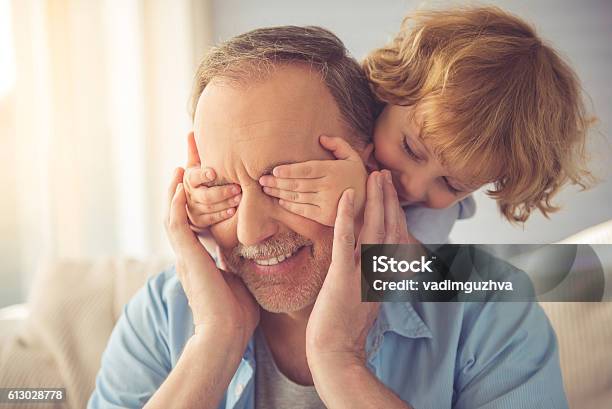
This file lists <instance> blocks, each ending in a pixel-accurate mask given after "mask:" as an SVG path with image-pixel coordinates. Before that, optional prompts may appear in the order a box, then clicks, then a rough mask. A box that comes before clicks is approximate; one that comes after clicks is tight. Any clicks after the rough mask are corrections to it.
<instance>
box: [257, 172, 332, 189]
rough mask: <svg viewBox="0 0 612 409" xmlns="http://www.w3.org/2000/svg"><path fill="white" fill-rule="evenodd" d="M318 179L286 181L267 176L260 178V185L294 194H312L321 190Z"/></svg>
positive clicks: (319, 179)
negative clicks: (289, 191)
mask: <svg viewBox="0 0 612 409" xmlns="http://www.w3.org/2000/svg"><path fill="white" fill-rule="evenodd" d="M322 179H323V178H316V179H285V178H277V177H274V176H272V175H265V176H262V177H261V178H259V184H260V185H262V186H267V187H276V188H278V189H282V190H291V191H293V192H303V193H309V192H310V193H312V192H318V191H320V190H321V187H322V186H321V180H322Z"/></svg>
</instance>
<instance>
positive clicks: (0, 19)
mask: <svg viewBox="0 0 612 409" xmlns="http://www.w3.org/2000/svg"><path fill="white" fill-rule="evenodd" d="M14 86H15V52H14V50H13V33H12V25H11V4H10V0H0V98H3V97H4V96H5V95H6V94H8V93H9V92H10V91H11V89H12V88H13V87H14Z"/></svg>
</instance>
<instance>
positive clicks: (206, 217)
mask: <svg viewBox="0 0 612 409" xmlns="http://www.w3.org/2000/svg"><path fill="white" fill-rule="evenodd" d="M235 213H236V209H235V208H233V207H230V208H229V209H225V210H220V211H218V212H214V213H205V214H199V215H195V214H193V212H191V211H189V212H188V214H189V222H190V224H191V226H192V227H196V228H198V229H200V230H205V229H206V228H207V227H208V226H212V225H213V224H217V223H219V222H222V221H223V220H226V219H229V218H230V217H232V216H233V215H234V214H235ZM192 230H193V229H192ZM194 231H195V230H194Z"/></svg>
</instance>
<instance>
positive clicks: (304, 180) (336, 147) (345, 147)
mask: <svg viewBox="0 0 612 409" xmlns="http://www.w3.org/2000/svg"><path fill="white" fill-rule="evenodd" d="M319 142H320V143H321V145H322V146H323V147H324V148H325V149H327V150H329V151H331V152H332V153H333V154H334V156H335V157H336V159H337V160H312V161H308V162H301V163H294V164H291V165H281V166H277V167H275V168H274V169H273V171H272V175H266V176H262V177H261V178H260V179H259V183H260V184H261V185H262V186H263V187H264V188H263V190H264V192H265V193H267V194H268V195H270V196H274V197H277V198H279V201H278V202H279V204H280V205H281V206H283V207H284V208H285V209H287V210H289V211H290V212H292V213H295V214H298V215H300V216H304V217H307V218H309V219H312V220H314V221H316V222H318V223H321V224H324V225H326V226H333V225H334V221H335V220H336V210H337V207H338V201H339V200H340V196H341V195H342V192H344V191H345V190H346V189H348V188H353V189H354V190H355V209H356V210H357V211H360V210H361V208H362V207H363V203H364V200H365V183H366V178H367V176H368V175H367V172H366V169H365V166H364V164H363V162H362V160H361V158H360V157H359V154H357V152H355V150H353V148H351V146H350V145H349V144H348V143H347V142H346V141H345V140H344V139H342V138H338V137H329V136H321V137H320V138H319Z"/></svg>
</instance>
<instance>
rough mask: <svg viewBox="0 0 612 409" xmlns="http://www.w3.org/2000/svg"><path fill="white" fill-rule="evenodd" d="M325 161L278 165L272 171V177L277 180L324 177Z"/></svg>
mask: <svg viewBox="0 0 612 409" xmlns="http://www.w3.org/2000/svg"><path fill="white" fill-rule="evenodd" d="M323 162H326V161H322V160H311V161H308V162H299V163H291V164H289V165H279V166H277V167H275V168H274V169H273V170H272V175H274V176H276V177H277V178H308V179H313V178H320V177H323V176H325V170H326V169H325V166H324V163H323Z"/></svg>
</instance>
